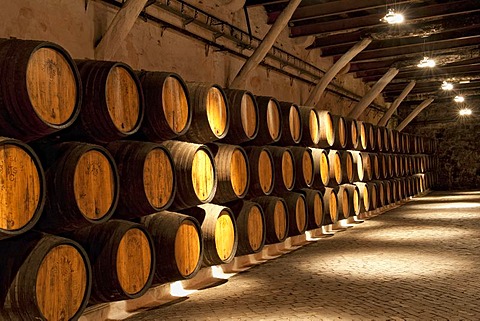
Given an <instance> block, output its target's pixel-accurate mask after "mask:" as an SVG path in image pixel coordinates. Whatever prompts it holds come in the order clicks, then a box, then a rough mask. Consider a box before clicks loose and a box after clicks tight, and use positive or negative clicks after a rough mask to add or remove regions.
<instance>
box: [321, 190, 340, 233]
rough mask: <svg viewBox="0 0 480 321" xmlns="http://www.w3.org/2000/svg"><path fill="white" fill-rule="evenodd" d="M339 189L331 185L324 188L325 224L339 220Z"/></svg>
mask: <svg viewBox="0 0 480 321" xmlns="http://www.w3.org/2000/svg"><path fill="white" fill-rule="evenodd" d="M337 193H338V192H337V190H336V189H334V188H331V187H325V188H323V206H324V209H325V216H324V220H323V225H324V226H325V225H329V224H335V223H337V222H338V218H339V217H338V195H337Z"/></svg>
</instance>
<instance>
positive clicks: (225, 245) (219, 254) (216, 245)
mask: <svg viewBox="0 0 480 321" xmlns="http://www.w3.org/2000/svg"><path fill="white" fill-rule="evenodd" d="M184 212H185V213H186V214H188V215H191V216H193V217H195V218H196V219H197V220H198V222H200V225H201V228H202V236H203V264H204V265H206V266H211V265H218V264H225V263H229V262H230V261H232V260H233V258H234V257H235V253H236V251H237V245H238V232H237V224H236V222H235V216H234V215H233V212H232V210H231V209H229V208H228V207H225V206H220V205H214V204H202V205H199V206H197V207H193V208H190V209H187V210H185V211H184Z"/></svg>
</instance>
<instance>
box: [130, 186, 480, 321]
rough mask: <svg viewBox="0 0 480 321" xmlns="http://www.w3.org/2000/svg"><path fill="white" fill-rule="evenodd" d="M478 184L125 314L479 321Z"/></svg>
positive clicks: (149, 317) (156, 317)
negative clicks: (175, 298)
mask: <svg viewBox="0 0 480 321" xmlns="http://www.w3.org/2000/svg"><path fill="white" fill-rule="evenodd" d="M479 275H480V191H479V192H451V193H448V194H447V193H439V192H435V193H431V194H429V195H427V196H425V197H422V198H417V199H414V200H413V201H411V202H410V203H408V204H406V205H404V206H402V207H399V208H397V209H394V210H391V211H389V212H386V213H384V214H382V215H380V216H377V217H375V218H372V219H370V220H367V221H365V222H364V223H362V224H358V225H356V226H355V227H353V228H350V229H348V230H347V231H345V232H341V233H337V234H336V235H335V236H334V237H331V238H328V239H322V240H320V241H318V242H315V243H312V244H310V245H308V246H305V247H303V248H301V249H299V250H296V251H294V252H292V253H290V254H287V255H284V256H282V257H280V258H277V259H275V260H271V261H268V262H266V263H263V264H261V265H259V266H256V267H254V268H251V269H250V270H248V271H246V272H243V273H239V274H237V275H235V276H234V277H232V278H230V279H229V281H228V282H227V283H225V284H223V285H220V286H217V287H213V288H209V289H206V290H202V291H198V292H196V293H193V294H191V295H190V296H189V297H188V298H187V299H186V300H185V301H183V302H181V303H176V304H173V305H170V306H166V307H160V308H157V309H153V310H150V311H147V312H144V313H141V314H138V315H135V316H133V317H131V318H129V319H128V320H129V321H140V320H142V321H147V320H480V279H479Z"/></svg>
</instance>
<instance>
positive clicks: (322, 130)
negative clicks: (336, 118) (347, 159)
mask: <svg viewBox="0 0 480 321" xmlns="http://www.w3.org/2000/svg"><path fill="white" fill-rule="evenodd" d="M317 117H318V144H317V145H316V147H320V148H331V147H332V146H333V144H334V143H335V129H334V125H333V117H332V114H330V112H329V111H326V110H317Z"/></svg>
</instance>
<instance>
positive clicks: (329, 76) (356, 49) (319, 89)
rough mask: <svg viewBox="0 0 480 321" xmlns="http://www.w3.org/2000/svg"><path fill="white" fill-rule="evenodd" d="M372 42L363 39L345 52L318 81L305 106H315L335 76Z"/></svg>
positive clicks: (368, 39)
mask: <svg viewBox="0 0 480 321" xmlns="http://www.w3.org/2000/svg"><path fill="white" fill-rule="evenodd" d="M371 42H372V39H370V38H365V39H363V40H362V41H360V42H358V43H356V44H355V45H354V46H353V47H352V48H351V49H350V50H349V51H347V52H346V53H345V54H344V55H343V56H342V57H341V58H340V59H338V61H337V62H336V63H335V64H334V65H333V66H331V67H330V69H328V71H327V72H326V73H325V75H323V77H322V78H321V79H320V81H319V83H318V84H317V85H316V86H315V88H314V89H313V90H312V92H311V93H310V97H308V99H307V101H306V102H305V104H306V105H309V106H315V105H316V104H317V103H318V100H319V99H320V97H321V96H322V94H323V92H324V91H325V89H327V86H328V84H329V83H330V82H331V81H332V80H333V78H335V76H336V75H337V74H338V73H339V72H340V71H341V70H342V69H343V67H345V66H346V65H347V64H348V63H349V62H350V61H351V60H352V59H353V58H354V57H355V56H356V55H358V54H359V53H360V52H361V51H362V50H363V49H365V48H367V46H368V45H369V44H370V43H371Z"/></svg>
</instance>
